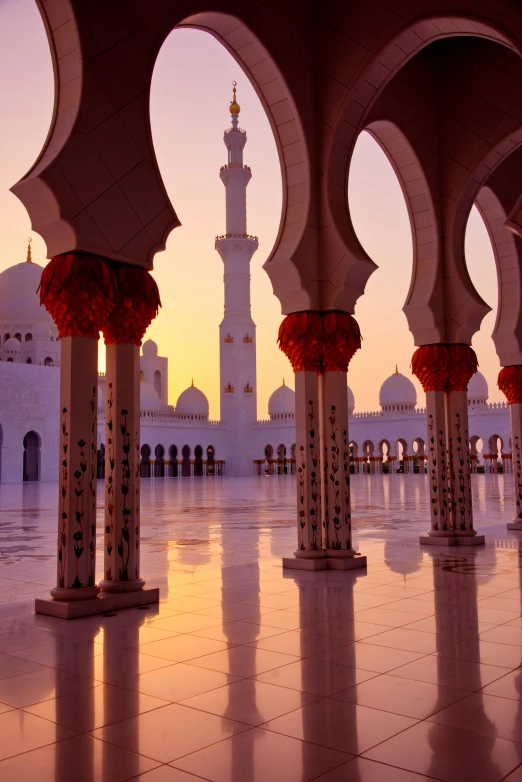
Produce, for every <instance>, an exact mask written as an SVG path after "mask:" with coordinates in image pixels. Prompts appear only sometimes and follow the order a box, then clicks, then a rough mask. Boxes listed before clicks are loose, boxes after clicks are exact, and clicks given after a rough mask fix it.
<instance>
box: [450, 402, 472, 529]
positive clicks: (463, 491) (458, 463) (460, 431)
mask: <svg viewBox="0 0 522 782" xmlns="http://www.w3.org/2000/svg"><path fill="white" fill-rule="evenodd" d="M446 420H447V423H446V426H447V438H448V452H449V454H448V455H449V489H450V497H451V507H450V516H451V527H452V529H453V530H454V532H455V534H457V535H473V536H474V535H475V534H476V532H475V530H474V529H473V504H472V498H471V465H470V458H469V424H468V395H467V392H466V391H450V392H449V393H448V394H447V395H446Z"/></svg>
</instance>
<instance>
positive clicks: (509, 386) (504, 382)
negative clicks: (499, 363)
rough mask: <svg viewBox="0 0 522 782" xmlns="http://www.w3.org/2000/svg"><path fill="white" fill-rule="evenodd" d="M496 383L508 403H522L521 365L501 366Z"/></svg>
mask: <svg viewBox="0 0 522 782" xmlns="http://www.w3.org/2000/svg"><path fill="white" fill-rule="evenodd" d="M497 385H498V387H499V388H500V390H501V391H502V393H503V394H504V395H505V397H506V399H507V401H508V403H509V404H510V405H519V404H522V366H520V365H515V366H511V367H502V369H501V370H500V372H499V375H498V381H497Z"/></svg>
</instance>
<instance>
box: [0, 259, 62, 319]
mask: <svg viewBox="0 0 522 782" xmlns="http://www.w3.org/2000/svg"><path fill="white" fill-rule="evenodd" d="M42 272H43V267H42V266H39V265H38V264H37V263H28V262H27V261H26V262H25V263H17V264H16V265H15V266H10V267H9V268H8V269H6V270H5V271H3V272H2V273H1V274H0V324H2V326H3V327H4V328H7V329H13V330H14V328H15V327H17V326H19V327H20V330H21V328H22V327H23V328H29V327H30V326H31V324H33V323H47V324H49V326H51V328H53V327H54V324H53V320H52V318H51V316H50V315H49V313H48V312H47V310H46V309H45V307H41V306H40V298H39V296H38V294H37V292H36V290H37V288H38V286H39V285H40V277H41V276H42Z"/></svg>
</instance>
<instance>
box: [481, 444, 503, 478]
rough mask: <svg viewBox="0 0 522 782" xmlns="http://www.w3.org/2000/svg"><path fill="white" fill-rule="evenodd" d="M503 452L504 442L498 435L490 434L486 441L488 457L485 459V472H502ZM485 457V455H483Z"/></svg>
mask: <svg viewBox="0 0 522 782" xmlns="http://www.w3.org/2000/svg"><path fill="white" fill-rule="evenodd" d="M503 450H504V441H503V440H502V437H500V436H499V435H498V434H492V435H491V437H490V438H489V439H488V455H487V458H486V462H487V463H486V464H485V469H486V472H491V473H497V472H502V461H501V459H502V452H503ZM484 456H485V457H486V454H484Z"/></svg>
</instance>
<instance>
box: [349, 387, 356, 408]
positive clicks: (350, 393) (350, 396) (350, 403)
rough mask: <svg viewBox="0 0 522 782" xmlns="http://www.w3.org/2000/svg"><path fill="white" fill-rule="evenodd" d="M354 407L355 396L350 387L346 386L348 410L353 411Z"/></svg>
mask: <svg viewBox="0 0 522 782" xmlns="http://www.w3.org/2000/svg"><path fill="white" fill-rule="evenodd" d="M354 409H355V397H354V395H353V391H352V389H351V388H350V386H348V412H349V413H353V411H354Z"/></svg>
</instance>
